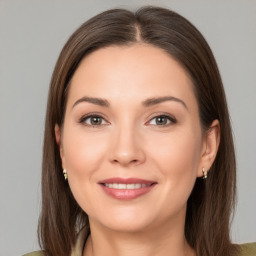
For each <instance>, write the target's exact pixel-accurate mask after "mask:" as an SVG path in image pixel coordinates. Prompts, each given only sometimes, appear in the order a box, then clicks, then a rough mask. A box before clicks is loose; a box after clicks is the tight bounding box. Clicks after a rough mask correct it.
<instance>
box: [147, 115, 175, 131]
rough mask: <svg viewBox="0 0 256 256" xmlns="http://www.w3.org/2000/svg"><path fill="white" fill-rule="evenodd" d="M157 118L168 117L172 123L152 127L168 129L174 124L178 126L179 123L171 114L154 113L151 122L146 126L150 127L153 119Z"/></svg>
mask: <svg viewBox="0 0 256 256" xmlns="http://www.w3.org/2000/svg"><path fill="white" fill-rule="evenodd" d="M157 117H166V118H168V120H169V121H170V123H169V124H165V125H152V126H158V127H160V128H161V127H166V126H169V125H172V124H176V123H177V119H176V118H175V117H174V116H173V115H170V114H169V113H162V112H160V113H154V115H153V116H152V117H150V119H149V121H147V122H146V125H150V124H149V122H151V121H152V120H153V119H155V118H157Z"/></svg>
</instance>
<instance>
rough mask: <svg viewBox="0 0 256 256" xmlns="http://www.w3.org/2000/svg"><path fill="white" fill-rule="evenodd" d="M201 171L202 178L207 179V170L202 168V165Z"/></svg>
mask: <svg viewBox="0 0 256 256" xmlns="http://www.w3.org/2000/svg"><path fill="white" fill-rule="evenodd" d="M202 171H203V174H204V176H203V179H204V180H206V179H207V171H206V170H205V169H204V167H203V170H202Z"/></svg>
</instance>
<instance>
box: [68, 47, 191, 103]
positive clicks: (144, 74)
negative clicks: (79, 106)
mask: <svg viewBox="0 0 256 256" xmlns="http://www.w3.org/2000/svg"><path fill="white" fill-rule="evenodd" d="M70 86H71V88H70V91H69V94H70V95H69V97H70V98H71V99H72V100H75V99H77V98H78V97H81V96H85V95H86V96H91V97H102V98H108V99H110V100H111V99H113V100H114V99H118V97H119V98H120V97H122V100H123V101H125V100H127V102H131V100H136V99H138V100H141V101H142V100H143V99H145V98H149V97H157V96H165V95H171V96H174V97H182V98H191V97H194V93H193V84H192V82H191V80H190V78H189V76H188V75H187V73H186V71H185V70H184V69H183V67H182V66H181V65H180V64H179V63H178V62H177V61H176V60H174V59H173V58H172V57H171V56H170V55H169V54H168V53H166V52H165V51H164V50H162V49H160V48H157V47H154V46H152V45H148V44H134V45H130V46H110V47H106V48H102V49H99V50H96V51H95V52H93V53H91V54H89V55H88V56H86V57H85V58H84V59H83V60H82V62H81V63H80V65H79V67H78V68H77V70H76V71H75V73H74V75H73V77H72V80H71V83H70ZM82 94H84V95H82ZM194 100H195V97H194Z"/></svg>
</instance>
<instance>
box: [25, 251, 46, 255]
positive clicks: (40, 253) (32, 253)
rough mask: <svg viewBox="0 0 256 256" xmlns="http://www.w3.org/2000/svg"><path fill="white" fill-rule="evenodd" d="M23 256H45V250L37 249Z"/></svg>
mask: <svg viewBox="0 0 256 256" xmlns="http://www.w3.org/2000/svg"><path fill="white" fill-rule="evenodd" d="M23 256H44V253H43V251H36V252H30V253H27V254H24V255H23Z"/></svg>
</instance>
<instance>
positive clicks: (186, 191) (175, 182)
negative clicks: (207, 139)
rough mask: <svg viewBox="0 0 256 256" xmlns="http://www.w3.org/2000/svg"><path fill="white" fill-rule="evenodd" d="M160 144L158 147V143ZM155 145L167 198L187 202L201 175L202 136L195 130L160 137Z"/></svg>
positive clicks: (152, 152)
mask: <svg viewBox="0 0 256 256" xmlns="http://www.w3.org/2000/svg"><path fill="white" fill-rule="evenodd" d="M156 143H157V146H156ZM154 144H155V145H154V147H153V145H151V146H150V145H149V146H148V148H151V155H152V159H153V160H152V161H153V162H154V165H156V166H157V169H158V170H160V172H161V182H162V183H163V184H164V185H165V186H164V187H165V195H166V198H169V199H170V200H175V201H177V204H178V203H179V202H180V203H186V201H187V199H188V197H189V195H190V193H191V191H192V189H193V186H194V184H195V180H196V177H197V170H198V166H199V163H200V153H201V137H200V134H199V133H196V132H195V133H193V131H191V130H186V131H181V132H178V133H175V134H174V133H173V134H170V136H163V137H162V138H159V137H158V138H157V140H156V141H155V142H154Z"/></svg>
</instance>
